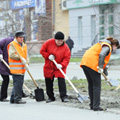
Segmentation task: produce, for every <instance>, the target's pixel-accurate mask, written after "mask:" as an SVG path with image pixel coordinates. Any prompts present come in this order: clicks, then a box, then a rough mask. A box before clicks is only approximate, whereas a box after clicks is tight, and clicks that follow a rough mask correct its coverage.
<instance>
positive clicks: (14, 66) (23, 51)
mask: <svg viewBox="0 0 120 120" xmlns="http://www.w3.org/2000/svg"><path fill="white" fill-rule="evenodd" d="M11 44H13V45H14V46H15V48H16V49H17V51H18V53H19V54H20V56H21V57H23V58H25V59H26V57H27V45H26V44H25V46H24V47H21V46H20V44H18V43H16V42H15V41H12V42H11V43H10V44H9V45H8V61H9V66H10V72H11V73H12V74H24V73H25V71H26V70H25V65H24V64H23V63H22V61H21V60H19V61H18V60H14V59H11V58H10V57H9V47H10V45H11ZM15 54H17V53H15Z"/></svg>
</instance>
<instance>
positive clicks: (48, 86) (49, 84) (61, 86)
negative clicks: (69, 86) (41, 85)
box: [45, 77, 67, 100]
mask: <svg viewBox="0 0 120 120" xmlns="http://www.w3.org/2000/svg"><path fill="white" fill-rule="evenodd" d="M53 82H54V78H53V79H50V78H45V84H46V92H47V95H48V97H49V98H50V99H52V100H55V97H54V90H53ZM58 86H59V93H60V98H61V99H63V98H64V97H67V95H66V93H67V90H66V83H65V79H64V78H60V77H59V78H58Z"/></svg>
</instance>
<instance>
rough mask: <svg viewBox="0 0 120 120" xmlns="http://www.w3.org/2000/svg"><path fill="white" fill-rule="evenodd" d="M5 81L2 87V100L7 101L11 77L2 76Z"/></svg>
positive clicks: (0, 94)
mask: <svg viewBox="0 0 120 120" xmlns="http://www.w3.org/2000/svg"><path fill="white" fill-rule="evenodd" d="M1 76H2V78H3V81H2V85H1V93H0V100H3V99H6V98H7V90H8V85H9V80H10V79H9V75H3V74H1Z"/></svg>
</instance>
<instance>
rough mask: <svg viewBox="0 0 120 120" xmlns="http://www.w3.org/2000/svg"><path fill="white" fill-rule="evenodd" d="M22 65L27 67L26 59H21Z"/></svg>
mask: <svg viewBox="0 0 120 120" xmlns="http://www.w3.org/2000/svg"><path fill="white" fill-rule="evenodd" d="M21 60H22V63H23V64H24V65H25V64H26V60H25V58H23V57H21Z"/></svg>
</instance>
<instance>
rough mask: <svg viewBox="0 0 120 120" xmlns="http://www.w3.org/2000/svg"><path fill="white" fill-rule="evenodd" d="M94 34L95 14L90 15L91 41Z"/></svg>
mask: <svg viewBox="0 0 120 120" xmlns="http://www.w3.org/2000/svg"><path fill="white" fill-rule="evenodd" d="M95 35H96V16H95V15H92V16H91V42H93V40H94V39H95Z"/></svg>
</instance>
